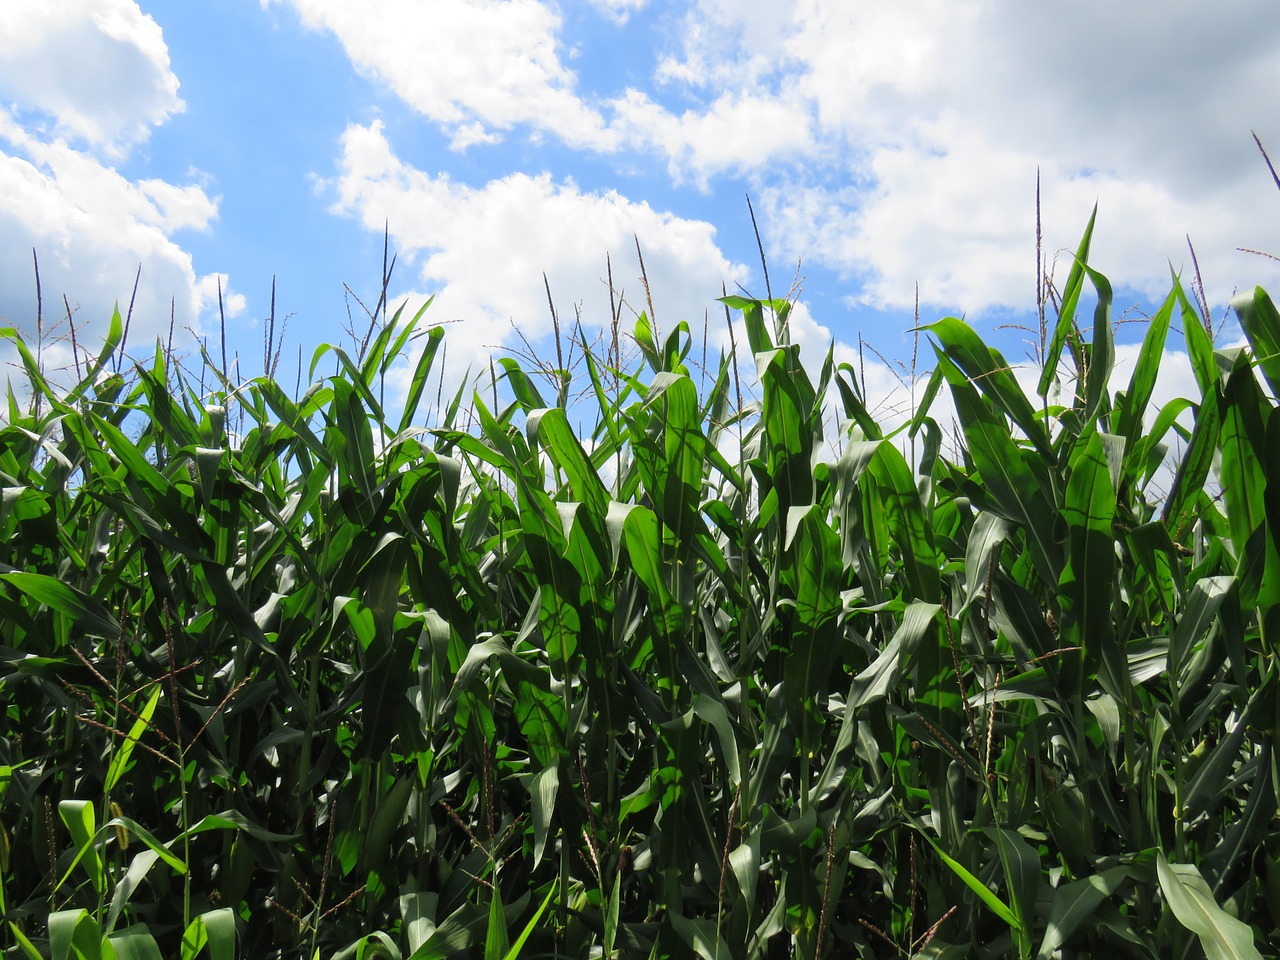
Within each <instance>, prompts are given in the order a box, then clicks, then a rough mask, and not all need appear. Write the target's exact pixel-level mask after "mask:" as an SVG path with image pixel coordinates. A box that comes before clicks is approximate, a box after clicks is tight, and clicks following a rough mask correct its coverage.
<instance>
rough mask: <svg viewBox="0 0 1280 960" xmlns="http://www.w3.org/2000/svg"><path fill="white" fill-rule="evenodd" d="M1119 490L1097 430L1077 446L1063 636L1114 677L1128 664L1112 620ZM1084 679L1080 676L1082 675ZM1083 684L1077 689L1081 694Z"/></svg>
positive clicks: (1065, 512) (1063, 584)
mask: <svg viewBox="0 0 1280 960" xmlns="http://www.w3.org/2000/svg"><path fill="white" fill-rule="evenodd" d="M1115 513H1116V493H1115V489H1114V487H1113V486H1112V483H1111V473H1110V470H1109V469H1108V466H1107V460H1106V456H1105V454H1104V452H1103V442H1102V435H1101V434H1099V433H1097V432H1094V433H1091V434H1090V435H1089V439H1088V440H1087V441H1085V442H1084V444H1083V445H1081V446H1079V447H1077V448H1076V451H1075V455H1074V457H1073V458H1072V461H1071V478H1070V480H1068V482H1067V492H1066V500H1065V502H1064V504H1063V509H1062V516H1063V518H1064V519H1065V520H1066V522H1067V543H1068V560H1067V567H1066V569H1065V570H1064V571H1063V573H1062V579H1061V581H1060V583H1059V591H1060V592H1059V597H1060V600H1061V604H1062V612H1063V623H1062V639H1063V641H1064V643H1065V645H1067V646H1078V647H1081V648H1082V649H1083V651H1084V658H1083V659H1084V662H1085V664H1086V669H1088V670H1090V672H1092V671H1094V670H1096V669H1097V665H1098V664H1102V663H1105V664H1106V665H1107V667H1108V669H1109V671H1110V676H1111V677H1117V676H1119V675H1120V673H1121V670H1122V663H1121V658H1122V654H1121V651H1120V650H1118V649H1117V648H1116V647H1115V641H1114V638H1113V634H1112V626H1111V602H1112V594H1113V593H1114V585H1113V580H1112V571H1113V570H1114V567H1115V540H1114V537H1113V536H1112V532H1111V525H1112V522H1113V521H1114V519H1115ZM1077 682H1079V680H1077ZM1080 692H1081V690H1080V688H1079V687H1077V688H1076V689H1075V690H1074V691H1073V695H1076V694H1079V693H1080Z"/></svg>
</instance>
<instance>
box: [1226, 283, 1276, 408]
mask: <svg viewBox="0 0 1280 960" xmlns="http://www.w3.org/2000/svg"><path fill="white" fill-rule="evenodd" d="M1231 309H1232V310H1234V311H1235V312H1236V316H1238V317H1239V318H1240V326H1241V327H1243V328H1244V334H1245V336H1246V337H1248V338H1249V345H1250V346H1251V347H1252V348H1253V360H1254V363H1256V364H1257V365H1258V367H1259V368H1261V370H1262V375H1263V376H1264V377H1266V379H1267V383H1268V384H1270V385H1271V395H1272V396H1274V397H1280V311H1277V310H1276V307H1275V304H1273V303H1272V302H1271V298H1270V297H1269V296H1267V293H1266V291H1265V290H1263V289H1262V288H1261V287H1254V288H1253V290H1251V291H1249V292H1248V293H1242V294H1240V295H1239V296H1238V297H1236V298H1235V299H1233V300H1232V301H1231Z"/></svg>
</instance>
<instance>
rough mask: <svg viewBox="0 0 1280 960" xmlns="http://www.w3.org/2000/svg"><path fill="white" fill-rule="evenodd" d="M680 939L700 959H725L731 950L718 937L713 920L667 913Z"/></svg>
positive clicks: (731, 953)
mask: <svg viewBox="0 0 1280 960" xmlns="http://www.w3.org/2000/svg"><path fill="white" fill-rule="evenodd" d="M667 916H668V918H669V919H670V921H671V926H672V927H673V928H675V931H676V933H677V934H679V936H680V939H681V940H683V941H684V942H685V943H686V944H688V946H689V948H690V949H691V950H693V952H694V953H695V954H697V955H698V956H699V957H702V960H726V958H728V957H732V956H733V952H732V951H731V950H730V949H729V947H728V945H727V944H726V943H725V942H724V940H723V939H721V937H720V932H719V931H718V930H717V929H716V922H715V921H714V920H694V919H691V918H689V917H685V916H682V915H681V914H678V913H670V914H667Z"/></svg>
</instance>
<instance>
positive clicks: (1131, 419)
mask: <svg viewBox="0 0 1280 960" xmlns="http://www.w3.org/2000/svg"><path fill="white" fill-rule="evenodd" d="M1176 304H1177V297H1176V296H1175V295H1174V293H1173V292H1172V291H1170V292H1169V295H1168V296H1167V297H1165V300H1164V303H1162V304H1161V305H1160V309H1159V310H1157V311H1156V313H1155V316H1153V317H1152V318H1151V322H1150V324H1148V326H1147V333H1146V336H1145V337H1143V339H1142V348H1141V349H1140V350H1139V351H1138V362H1137V364H1136V365H1135V366H1134V368H1133V376H1131V377H1130V378H1129V389H1128V390H1126V391H1125V398H1124V406H1123V407H1120V408H1119V409H1118V410H1117V417H1116V422H1115V432H1116V433H1117V434H1119V435H1120V436H1122V437H1124V439H1125V444H1126V451H1128V452H1130V453H1132V451H1133V450H1134V448H1135V447H1136V446H1137V444H1138V441H1139V439H1140V438H1141V436H1142V424H1143V418H1144V417H1145V416H1146V413H1147V407H1148V406H1149V405H1150V403H1151V395H1152V393H1153V392H1154V391H1155V386H1156V376H1157V375H1158V374H1159V372H1160V361H1161V359H1162V358H1163V356H1164V347H1165V342H1166V341H1167V340H1168V337H1169V326H1170V324H1171V322H1172V320H1173V308H1174V306H1175V305H1176ZM1127 472H1131V471H1127Z"/></svg>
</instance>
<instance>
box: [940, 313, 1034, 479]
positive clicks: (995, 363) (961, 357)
mask: <svg viewBox="0 0 1280 960" xmlns="http://www.w3.org/2000/svg"><path fill="white" fill-rule="evenodd" d="M920 329H921V330H927V331H929V332H930V333H932V334H933V335H934V336H935V337H937V339H938V343H939V344H941V346H942V349H943V351H944V352H945V353H946V355H947V357H948V358H949V359H950V360H951V361H952V362H954V363H955V365H956V366H957V367H958V368H959V369H960V370H961V371H963V373H964V375H965V376H966V377H968V379H969V382H970V383H972V384H974V385H975V386H976V387H977V388H978V389H979V390H981V391H982V392H983V394H984V395H986V396H987V398H989V399H990V400H991V402H992V403H994V404H995V406H996V408H997V409H998V410H999V411H1000V412H1001V413H1002V414H1003V415H1004V416H1007V417H1009V418H1010V419H1011V420H1012V421H1013V422H1014V423H1016V424H1017V425H1018V426H1019V427H1020V428H1021V430H1022V432H1023V433H1024V434H1026V436H1027V438H1028V439H1029V440H1030V441H1031V442H1032V444H1033V445H1034V446H1035V448H1036V449H1037V450H1038V451H1040V453H1041V454H1043V455H1044V456H1046V457H1050V456H1052V455H1053V448H1052V446H1051V445H1050V443H1049V433H1048V431H1047V430H1046V429H1045V426H1044V423H1043V421H1041V420H1040V418H1039V417H1037V416H1036V411H1035V408H1034V407H1032V406H1031V401H1030V400H1028V399H1027V395H1026V394H1025V393H1023V392H1022V387H1020V386H1019V385H1018V381H1017V379H1016V378H1015V377H1014V375H1013V368H1012V367H1011V366H1010V365H1009V363H1008V361H1006V360H1005V358H1004V356H1003V355H1001V353H1000V351H998V350H996V349H995V348H993V347H988V346H986V344H984V343H983V342H982V340H981V339H979V337H978V335H977V333H975V332H974V330H973V328H972V327H970V326H969V325H968V324H967V323H965V322H964V321H963V320H958V319H956V318H955V317H946V318H944V319H942V320H939V321H937V322H936V323H930V324H926V325H925V326H922V327H921V328H920Z"/></svg>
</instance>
